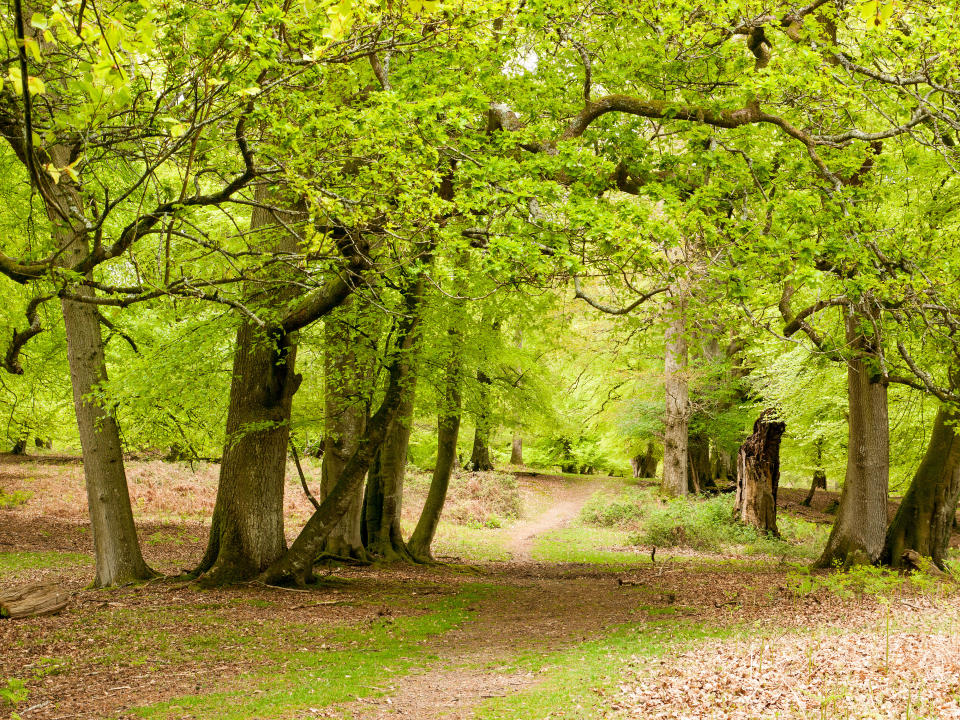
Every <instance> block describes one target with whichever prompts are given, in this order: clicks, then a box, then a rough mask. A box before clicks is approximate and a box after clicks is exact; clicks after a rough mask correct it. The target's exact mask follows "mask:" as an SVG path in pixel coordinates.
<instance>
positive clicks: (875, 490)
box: [816, 307, 890, 567]
mask: <svg viewBox="0 0 960 720" xmlns="http://www.w3.org/2000/svg"><path fill="white" fill-rule="evenodd" d="M863 312H869V310H865V309H864V308H862V307H852V308H847V309H846V313H847V314H846V318H845V324H846V336H847V345H848V347H849V348H850V349H851V350H852V351H853V352H854V353H855V354H854V355H853V357H851V358H849V359H848V360H847V399H848V406H849V410H848V413H849V420H848V440H847V470H846V475H845V477H844V483H843V491H842V492H841V494H840V506H839V508H838V510H837V519H836V520H835V521H834V524H833V528H832V530H831V531H830V537H829V539H828V540H827V546H826V548H825V549H824V551H823V554H822V555H821V556H820V558H819V559H818V560H817V562H816V565H817V566H819V567H830V566H832V565H835V564H840V565H843V566H845V567H849V566H851V565H856V564H867V563H875V562H877V560H879V558H880V554H881V553H882V552H883V546H884V536H885V534H886V527H887V492H888V486H889V475H890V427H889V418H888V412H887V386H886V385H884V384H883V383H882V382H879V381H878V380H877V378H875V377H874V376H872V374H871V372H870V368H869V366H868V362H867V360H868V357H869V355H868V353H869V350H870V348H869V345H868V342H867V339H866V338H865V337H864V336H863V334H862V331H861V329H860V326H859V324H860V322H861V321H862V320H863V317H861V315H862V313H863Z"/></svg>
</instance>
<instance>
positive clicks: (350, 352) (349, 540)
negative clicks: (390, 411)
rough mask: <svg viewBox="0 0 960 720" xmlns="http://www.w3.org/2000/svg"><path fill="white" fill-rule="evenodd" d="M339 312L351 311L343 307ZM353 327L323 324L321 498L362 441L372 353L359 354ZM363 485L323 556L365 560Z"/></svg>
mask: <svg viewBox="0 0 960 720" xmlns="http://www.w3.org/2000/svg"><path fill="white" fill-rule="evenodd" d="M341 311H343V312H348V313H350V316H351V317H353V318H354V319H356V317H355V316H356V315H357V313H356V312H351V309H350V305H349V304H347V303H345V304H344V305H342V306H341ZM350 327H351V323H349V322H345V321H344V320H343V319H342V318H341V317H336V318H334V317H331V318H328V319H327V321H326V323H325V328H324V336H325V340H326V348H327V353H326V377H325V381H326V384H325V411H324V413H325V423H326V436H325V438H324V451H323V468H322V472H321V481H320V499H321V500H322V499H323V498H325V497H326V496H327V495H329V494H330V492H331V491H332V490H333V487H334V485H336V482H337V478H339V477H340V473H342V472H343V468H344V466H345V465H346V463H347V460H349V459H350V457H351V456H352V455H353V454H354V453H355V452H356V451H357V447H358V446H359V444H360V438H361V437H363V433H364V430H365V429H366V424H367V415H368V413H369V409H368V408H369V392H368V389H367V388H369V386H370V384H371V383H370V375H371V373H372V369H373V366H372V363H371V362H370V360H371V359H372V352H369V349H366V350H367V352H366V353H364V352H363V350H364V349H363V348H361V351H360V353H359V355H358V346H360V345H361V344H362V343H361V340H360V338H359V337H358V336H357V334H356V333H353V332H351V329H350ZM362 524H363V487H362V486H361V487H359V488H357V492H356V493H355V494H354V498H353V501H352V503H351V505H350V507H349V508H348V509H347V512H346V514H345V515H344V516H343V518H342V519H341V520H340V522H338V523H337V524H336V526H335V527H334V528H333V530H332V531H331V533H330V535H329V537H328V538H327V541H326V544H325V546H324V552H325V553H328V554H330V555H335V556H337V557H346V558H353V559H357V560H364V559H366V557H367V553H366V550H364V547H363V539H362V532H361V529H362Z"/></svg>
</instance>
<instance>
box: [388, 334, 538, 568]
mask: <svg viewBox="0 0 960 720" xmlns="http://www.w3.org/2000/svg"><path fill="white" fill-rule="evenodd" d="M450 336H451V339H452V340H453V341H454V343H456V341H457V340H456V338H457V333H456V332H455V331H454V330H451V332H450ZM461 365H462V360H461V354H460V350H459V347H457V346H456V345H454V348H453V351H452V353H451V358H450V364H449V365H448V366H447V377H446V392H445V397H444V399H443V404H442V406H441V408H440V413H439V415H438V417H437V464H436V465H435V466H434V468H433V477H432V478H431V480H430V491H429V492H428V493H427V500H426V502H425V503H424V505H423V510H422V511H421V512H420V520H419V521H418V522H417V527H416V528H415V529H414V531H413V534H412V535H411V536H410V542H408V543H407V549H408V550H409V551H410V554H411V555H413V557H414V559H415V560H418V561H420V562H429V561H431V560H433V555H432V553H431V552H430V546H431V545H432V544H433V536H434V534H435V533H436V531H437V525H438V524H439V523H440V515H441V514H442V513H443V506H444V503H445V502H446V500H447V488H448V487H449V486H450V475H451V473H452V472H453V466H454V463H455V462H456V458H457V438H458V436H459V434H460V411H461V405H462V402H461V392H460V383H461V382H462V370H463V369H462V367H461ZM515 437H516V438H518V437H519V436H515ZM522 463H523V460H522V459H521V461H520V462H519V463H516V464H522Z"/></svg>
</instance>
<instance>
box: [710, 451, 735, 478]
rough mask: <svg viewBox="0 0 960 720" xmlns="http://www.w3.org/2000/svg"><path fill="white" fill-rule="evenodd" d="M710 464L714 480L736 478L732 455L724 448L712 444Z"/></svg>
mask: <svg viewBox="0 0 960 720" xmlns="http://www.w3.org/2000/svg"><path fill="white" fill-rule="evenodd" d="M710 464H711V471H712V473H713V478H714V481H716V480H736V469H735V468H734V462H733V457H732V456H731V453H730V451H729V450H727V449H726V448H722V447H720V446H718V445H714V447H713V448H712V449H711V451H710Z"/></svg>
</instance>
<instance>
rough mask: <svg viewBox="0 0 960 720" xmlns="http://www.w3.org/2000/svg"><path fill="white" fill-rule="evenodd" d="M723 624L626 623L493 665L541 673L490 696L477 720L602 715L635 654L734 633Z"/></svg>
mask: <svg viewBox="0 0 960 720" xmlns="http://www.w3.org/2000/svg"><path fill="white" fill-rule="evenodd" d="M733 632H734V631H733V630H731V629H726V628H708V627H704V626H702V625H700V624H697V623H693V622H688V621H684V620H682V619H680V618H676V617H670V618H668V619H664V620H662V621H660V620H658V621H653V622H646V623H642V624H630V625H624V626H621V627H619V628H617V629H616V630H615V631H614V632H612V633H611V634H610V635H608V636H607V637H605V638H602V639H599V640H594V641H590V642H586V643H582V644H580V645H577V646H576V647H573V648H570V649H567V650H563V651H561V652H557V653H551V654H547V655H535V654H527V655H523V656H520V657H519V658H518V659H517V660H516V661H515V662H514V663H511V664H510V665H509V666H502V667H500V668H498V669H500V670H501V671H505V672H509V671H510V670H518V671H519V670H527V671H534V672H538V673H540V675H541V676H542V680H541V681H540V682H539V683H537V685H536V686H535V687H533V688H530V689H529V690H525V691H523V692H520V693H517V694H515V695H510V696H507V697H503V698H495V699H492V700H489V701H487V702H485V703H483V704H482V705H481V706H480V707H479V708H477V710H476V713H475V715H474V718H475V719H476V720H516V719H517V718H531V719H532V718H547V717H558V715H557V712H558V710H560V709H561V708H562V712H563V714H562V717H563V718H566V719H568V720H575V719H580V720H587V719H588V718H590V719H592V718H597V717H606V713H607V712H609V702H610V701H609V695H610V694H612V693H614V692H615V691H616V686H617V684H618V682H619V681H620V678H621V674H622V671H623V668H624V667H625V666H626V665H627V664H628V663H629V662H630V659H631V658H632V657H634V656H649V657H656V656H660V655H663V654H664V653H666V652H668V651H669V652H682V651H683V650H685V649H687V648H689V647H691V646H692V645H694V644H695V643H697V642H700V641H702V640H705V639H709V638H721V637H725V636H727V635H731V634H733Z"/></svg>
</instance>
